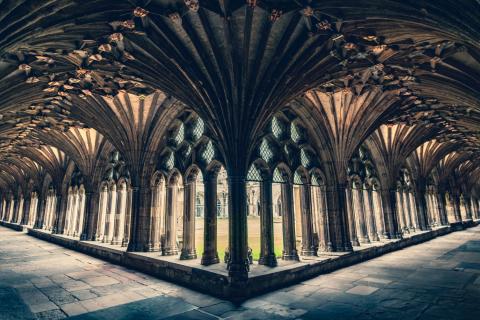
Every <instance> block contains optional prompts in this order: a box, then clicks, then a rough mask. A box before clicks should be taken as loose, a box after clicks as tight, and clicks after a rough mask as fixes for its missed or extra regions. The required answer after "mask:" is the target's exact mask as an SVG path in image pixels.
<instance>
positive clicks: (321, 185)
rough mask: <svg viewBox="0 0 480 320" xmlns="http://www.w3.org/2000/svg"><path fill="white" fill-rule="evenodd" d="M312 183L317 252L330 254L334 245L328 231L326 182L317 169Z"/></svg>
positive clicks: (311, 179)
mask: <svg viewBox="0 0 480 320" xmlns="http://www.w3.org/2000/svg"><path fill="white" fill-rule="evenodd" d="M310 181H311V193H312V195H311V197H312V216H313V228H314V229H313V230H314V231H313V232H314V235H315V238H316V248H317V252H328V251H331V250H332V245H331V242H330V234H329V230H328V215H327V202H326V193H325V182H324V179H323V177H322V175H321V174H320V172H319V170H317V169H314V170H312V174H311V177H310Z"/></svg>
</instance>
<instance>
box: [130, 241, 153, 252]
mask: <svg viewBox="0 0 480 320" xmlns="http://www.w3.org/2000/svg"><path fill="white" fill-rule="evenodd" d="M127 251H128V252H146V251H148V245H146V244H144V243H133V242H130V243H128V246H127Z"/></svg>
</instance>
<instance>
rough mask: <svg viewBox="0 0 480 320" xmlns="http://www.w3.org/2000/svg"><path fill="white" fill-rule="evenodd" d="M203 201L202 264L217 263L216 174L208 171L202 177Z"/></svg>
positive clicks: (218, 260)
mask: <svg viewBox="0 0 480 320" xmlns="http://www.w3.org/2000/svg"><path fill="white" fill-rule="evenodd" d="M203 183H204V194H205V195H204V198H205V199H204V201H205V211H204V212H205V213H204V216H205V219H204V223H205V229H204V236H203V248H204V249H203V250H204V251H203V255H202V262H201V263H202V264H203V265H205V266H208V265H211V264H215V263H219V262H220V259H219V258H218V252H217V175H216V174H213V173H209V174H207V175H205V177H204V178H203Z"/></svg>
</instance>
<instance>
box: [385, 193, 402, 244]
mask: <svg viewBox="0 0 480 320" xmlns="http://www.w3.org/2000/svg"><path fill="white" fill-rule="evenodd" d="M381 197H382V208H383V213H384V219H385V235H386V237H387V238H388V239H401V238H402V231H401V228H400V224H399V217H398V216H399V214H398V211H397V203H396V202H397V190H396V189H382V190H381Z"/></svg>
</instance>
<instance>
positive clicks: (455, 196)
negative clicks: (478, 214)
mask: <svg viewBox="0 0 480 320" xmlns="http://www.w3.org/2000/svg"><path fill="white" fill-rule="evenodd" d="M452 202H453V203H452V204H453V214H454V216H455V220H456V221H455V222H462V214H461V210H460V195H459V194H458V193H454V194H452Z"/></svg>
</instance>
